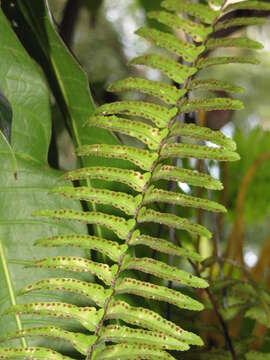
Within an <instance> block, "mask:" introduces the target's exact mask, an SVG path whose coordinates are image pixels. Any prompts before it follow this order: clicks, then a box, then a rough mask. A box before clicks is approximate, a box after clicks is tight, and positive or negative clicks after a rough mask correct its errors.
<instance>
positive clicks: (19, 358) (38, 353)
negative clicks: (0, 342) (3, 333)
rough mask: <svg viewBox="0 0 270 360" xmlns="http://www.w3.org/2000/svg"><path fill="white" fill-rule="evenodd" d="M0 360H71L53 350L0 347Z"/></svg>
mask: <svg viewBox="0 0 270 360" xmlns="http://www.w3.org/2000/svg"><path fill="white" fill-rule="evenodd" d="M0 359H4V360H5V359H10V360H33V359H35V360H72V358H71V357H69V356H64V355H61V354H59V353H57V352H56V351H54V350H51V349H47V348H41V347H29V348H26V349H25V348H2V347H0Z"/></svg>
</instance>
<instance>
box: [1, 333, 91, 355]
mask: <svg viewBox="0 0 270 360" xmlns="http://www.w3.org/2000/svg"><path fill="white" fill-rule="evenodd" d="M25 336H27V337H32V336H34V337H36V336H42V337H52V338H55V339H61V340H65V341H68V342H70V343H71V344H72V346H73V347H74V349H76V350H77V351H78V352H79V353H81V354H83V355H87V351H88V349H89V347H90V346H91V345H92V344H93V342H95V341H96V336H94V335H85V334H82V333H74V332H70V331H67V330H63V329H61V328H59V327H56V326H47V327H34V328H25V329H24V330H20V331H16V332H14V333H10V334H7V336H6V337H5V338H3V339H0V342H1V341H6V340H11V339H16V338H21V337H25ZM0 351H1V350H0ZM34 355H35V356H37V354H34ZM40 355H41V354H40ZM25 356H26V353H25ZM46 356H48V354H47V355H46ZM0 358H1V355H0ZM36 358H37V357H35V359H36ZM43 359H49V358H48V357H45V358H44V357H43ZM52 359H57V358H56V357H52Z"/></svg>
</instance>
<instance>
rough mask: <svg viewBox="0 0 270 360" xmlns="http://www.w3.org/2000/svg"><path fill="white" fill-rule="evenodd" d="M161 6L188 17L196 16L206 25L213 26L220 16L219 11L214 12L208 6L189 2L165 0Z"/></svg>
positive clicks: (186, 0) (185, 0) (184, 0)
mask: <svg viewBox="0 0 270 360" xmlns="http://www.w3.org/2000/svg"><path fill="white" fill-rule="evenodd" d="M161 5H162V6H163V7H164V8H166V9H167V10H171V11H176V12H184V13H186V14H188V15H191V16H195V17H197V18H199V19H200V20H201V21H202V22H204V23H206V24H212V23H213V22H214V21H215V19H216V18H217V17H218V16H219V15H220V12H219V11H214V10H213V9H211V8H210V7H209V6H207V5H203V4H196V3H192V2H191V1H188V0H182V1H178V0H164V1H162V3H161Z"/></svg>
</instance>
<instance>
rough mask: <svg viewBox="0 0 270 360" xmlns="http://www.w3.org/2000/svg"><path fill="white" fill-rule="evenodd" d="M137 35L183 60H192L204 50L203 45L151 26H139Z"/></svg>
mask: <svg viewBox="0 0 270 360" xmlns="http://www.w3.org/2000/svg"><path fill="white" fill-rule="evenodd" d="M136 34H137V35H140V36H141V37H143V38H145V39H146V40H150V41H152V42H153V43H154V44H155V45H157V46H159V47H162V48H164V49H166V50H168V51H169V52H171V53H173V54H175V55H177V56H180V57H182V58H183V59H184V60H185V61H188V62H193V61H194V60H195V59H197V57H198V56H199V55H200V54H201V53H202V52H203V51H204V49H205V48H204V46H196V45H193V44H190V43H188V42H184V41H182V40H181V39H179V37H177V36H176V35H173V34H169V33H165V32H163V31H159V30H156V29H151V28H147V27H144V28H141V29H139V30H137V31H136Z"/></svg>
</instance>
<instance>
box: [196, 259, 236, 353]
mask: <svg viewBox="0 0 270 360" xmlns="http://www.w3.org/2000/svg"><path fill="white" fill-rule="evenodd" d="M189 263H190V264H191V266H192V267H193V269H194V271H195V273H196V275H197V276H200V275H201V274H200V271H199V269H198V267H197V265H196V264H195V263H193V261H192V260H189ZM204 291H205V293H206V294H207V296H208V298H209V300H210V302H211V304H212V306H213V309H214V312H215V314H216V317H217V319H218V321H219V323H220V326H221V328H222V331H223V334H224V338H225V341H226V344H227V346H228V349H229V350H230V353H231V355H232V359H233V360H237V355H236V352H235V349H234V345H233V342H232V339H231V337H230V334H229V330H228V327H227V324H226V322H225V320H224V319H223V316H222V315H221V312H220V311H219V308H218V305H217V303H216V301H215V298H214V296H213V294H212V293H211V291H210V289H209V288H207V289H204Z"/></svg>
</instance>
